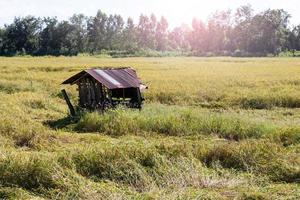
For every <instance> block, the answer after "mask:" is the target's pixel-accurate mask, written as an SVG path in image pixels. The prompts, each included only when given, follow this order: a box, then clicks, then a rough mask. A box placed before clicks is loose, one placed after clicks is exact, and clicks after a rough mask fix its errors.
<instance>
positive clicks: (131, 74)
mask: <svg viewBox="0 0 300 200" xmlns="http://www.w3.org/2000/svg"><path fill="white" fill-rule="evenodd" d="M62 84H71V85H74V84H76V85H77V86H78V92H79V102H78V104H79V106H80V107H82V108H86V109H89V110H97V109H98V110H105V109H107V108H114V107H115V106H117V105H119V104H122V105H125V106H127V107H129V108H139V109H140V108H141V107H142V102H143V100H144V98H143V97H142V94H141V90H142V89H144V88H147V87H146V86H145V85H143V84H142V83H141V81H140V80H139V78H138V77H137V74H136V71H135V70H134V69H132V68H104V69H88V70H84V71H81V72H79V73H78V74H75V75H74V76H72V77H70V78H68V79H67V80H65V81H64V82H63V83H62Z"/></svg>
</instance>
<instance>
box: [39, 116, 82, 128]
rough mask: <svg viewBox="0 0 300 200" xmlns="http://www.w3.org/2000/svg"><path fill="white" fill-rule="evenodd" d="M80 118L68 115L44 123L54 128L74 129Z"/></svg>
mask: <svg viewBox="0 0 300 200" xmlns="http://www.w3.org/2000/svg"><path fill="white" fill-rule="evenodd" d="M78 120H79V119H78V118H76V117H71V116H67V117H64V118H61V119H57V120H48V121H45V122H44V125H46V126H49V127H50V128H52V129H55V130H57V129H72V127H73V126H75V124H76V123H77V122H78Z"/></svg>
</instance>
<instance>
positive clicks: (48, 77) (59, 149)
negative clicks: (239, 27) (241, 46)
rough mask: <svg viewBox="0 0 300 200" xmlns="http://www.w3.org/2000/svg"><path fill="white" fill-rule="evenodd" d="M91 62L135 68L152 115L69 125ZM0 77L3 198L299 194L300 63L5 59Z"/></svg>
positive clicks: (121, 114)
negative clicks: (76, 80)
mask: <svg viewBox="0 0 300 200" xmlns="http://www.w3.org/2000/svg"><path fill="white" fill-rule="evenodd" d="M83 66H88V67H101V66H113V67H118V66H132V67H134V68H135V69H136V70H137V72H138V75H139V77H141V78H142V80H143V82H144V83H145V84H147V85H148V86H149V89H148V91H147V92H146V93H145V99H146V104H145V105H144V107H143V109H142V110H141V111H138V110H124V109H123V108H118V109H116V110H111V111H108V112H107V113H105V114H103V115H100V114H99V113H97V112H88V111H86V110H81V111H80V112H78V113H77V116H76V117H75V118H71V117H70V116H69V115H68V109H67V105H66V104H65V102H64V100H63V97H62V95H61V94H60V89H61V87H62V86H61V85H60V83H61V82H62V81H63V80H65V79H66V78H68V77H70V76H71V75H73V74H75V73H77V72H78V71H80V70H82V69H83ZM0 77H1V79H0V99H1V101H0V199H21V200H23V199H24V200H25V199H26V200H27V199H65V200H67V199H72V200H73V199H75V200H76V199H88V200H89V199H90V200H93V199H103V200H104V199H170V200H171V199H212V200H214V199H216V200H228V199H237V200H249V199H251V200H252V199H254V200H264V199H280V200H285V199H300V184H299V183H300V134H299V133H300V125H299V124H300V81H299V77H300V58H281V57H278V58H228V57H220V58H197V57H173V58H121V59H113V58H103V57H101V58H100V57H98V56H97V57H95V56H77V57H63V56H60V57H51V56H47V57H30V56H28V57H25V56H21V57H2V58H1V59H0ZM64 87H66V88H65V89H66V90H67V92H68V94H69V96H70V98H71V100H72V103H73V104H74V105H75V104H76V102H77V100H78V91H76V87H75V86H64Z"/></svg>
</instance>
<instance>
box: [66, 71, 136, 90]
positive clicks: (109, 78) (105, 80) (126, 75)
mask: <svg viewBox="0 0 300 200" xmlns="http://www.w3.org/2000/svg"><path fill="white" fill-rule="evenodd" d="M87 74H89V75H91V76H92V77H93V78H94V79H96V80H97V81H98V82H100V83H102V84H103V85H105V86H106V87H107V88H108V89H116V88H130V87H134V88H137V87H140V84H141V82H140V80H139V79H138V77H137V75H136V72H135V70H134V69H132V68H111V69H88V70H84V71H82V72H79V73H78V74H76V75H74V76H72V77H70V78H69V79H67V80H65V81H64V82H63V83H62V84H74V83H76V82H77V81H78V80H80V79H81V78H82V77H84V76H86V75H87Z"/></svg>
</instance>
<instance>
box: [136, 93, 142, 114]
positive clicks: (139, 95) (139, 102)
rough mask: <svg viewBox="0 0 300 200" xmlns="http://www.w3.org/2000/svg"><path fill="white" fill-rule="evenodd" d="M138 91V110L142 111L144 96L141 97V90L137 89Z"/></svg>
mask: <svg viewBox="0 0 300 200" xmlns="http://www.w3.org/2000/svg"><path fill="white" fill-rule="evenodd" d="M136 90H137V101H138V102H137V103H138V108H139V109H140V110H141V109H142V95H141V91H140V88H136Z"/></svg>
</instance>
